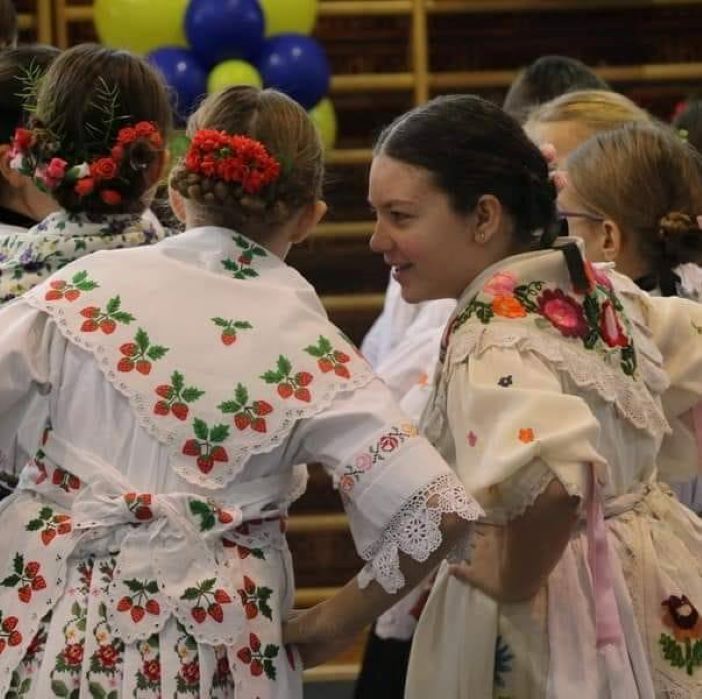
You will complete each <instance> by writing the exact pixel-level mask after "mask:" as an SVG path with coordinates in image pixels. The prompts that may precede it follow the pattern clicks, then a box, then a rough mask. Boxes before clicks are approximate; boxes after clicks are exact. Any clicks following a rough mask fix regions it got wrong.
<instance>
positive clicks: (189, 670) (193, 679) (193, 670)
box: [180, 660, 200, 684]
mask: <svg viewBox="0 0 702 699" xmlns="http://www.w3.org/2000/svg"><path fill="white" fill-rule="evenodd" d="M180 675H181V677H182V678H183V680H185V682H186V683H187V684H195V683H197V682H199V681H200V664H199V663H198V662H197V661H196V660H194V661H193V662H191V663H185V665H183V666H181V668H180Z"/></svg>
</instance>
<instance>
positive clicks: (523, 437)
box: [519, 427, 534, 444]
mask: <svg viewBox="0 0 702 699" xmlns="http://www.w3.org/2000/svg"><path fill="white" fill-rule="evenodd" d="M519 441H520V442H524V444H529V443H530V442H533V441H534V430H532V429H531V427H522V429H521V430H519Z"/></svg>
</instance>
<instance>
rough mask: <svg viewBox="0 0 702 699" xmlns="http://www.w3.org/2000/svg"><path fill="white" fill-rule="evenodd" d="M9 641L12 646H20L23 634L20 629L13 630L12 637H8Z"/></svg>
mask: <svg viewBox="0 0 702 699" xmlns="http://www.w3.org/2000/svg"><path fill="white" fill-rule="evenodd" d="M7 642H8V643H9V644H10V645H11V646H18V645H19V644H20V643H22V634H21V633H20V632H19V631H13V632H12V633H11V634H10V638H8V639H7Z"/></svg>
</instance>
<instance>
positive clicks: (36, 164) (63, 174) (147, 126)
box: [10, 121, 163, 206]
mask: <svg viewBox="0 0 702 699" xmlns="http://www.w3.org/2000/svg"><path fill="white" fill-rule="evenodd" d="M46 134H47V132H46V131H45V130H43V129H41V128H34V129H26V128H18V129H17V130H16V131H15V135H14V138H13V140H12V148H11V150H10V167H11V168H12V169H13V170H16V171H17V172H19V173H21V174H23V175H26V176H28V177H31V178H32V179H33V180H34V182H35V183H36V185H37V186H38V187H39V188H40V189H42V190H43V191H45V192H48V193H51V192H54V191H55V190H57V189H58V188H59V187H61V186H66V185H67V186H69V187H72V188H73V191H74V192H75V194H77V195H78V197H79V198H81V199H82V198H84V197H87V196H89V195H91V194H97V195H98V196H99V198H100V199H101V200H102V201H103V202H104V203H105V204H107V205H108V206H118V205H119V204H120V203H121V202H122V198H123V195H122V194H121V193H120V190H123V189H124V186H125V185H129V183H130V182H131V177H130V175H131V176H133V172H134V171H135V170H137V171H138V170H142V169H144V168H146V167H147V166H148V164H147V162H146V161H145V160H143V159H141V160H140V159H138V158H135V157H133V156H134V151H135V150H136V149H138V148H139V147H146V148H148V149H150V150H161V149H162V148H163V136H162V135H161V132H160V131H159V129H158V127H157V126H156V125H155V124H152V123H151V122H148V121H140V122H138V123H136V124H135V125H134V126H124V127H122V128H121V129H119V131H118V132H117V138H116V140H115V143H114V145H113V146H112V147H111V148H110V151H109V153H106V154H105V155H103V156H100V157H97V158H94V159H92V160H90V161H87V160H83V161H81V162H75V163H70V162H68V161H67V160H65V159H64V158H62V157H61V156H60V154H59V150H57V149H54V148H52V149H50V150H51V152H52V153H53V154H52V155H51V157H48V158H47V157H46V156H45V155H44V154H45V153H46V150H47V149H46V145H45V144H44V143H41V141H42V140H43V138H44V136H45V135H46ZM42 156H43V157H42ZM130 171H131V172H130Z"/></svg>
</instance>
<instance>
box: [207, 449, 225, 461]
mask: <svg viewBox="0 0 702 699" xmlns="http://www.w3.org/2000/svg"><path fill="white" fill-rule="evenodd" d="M210 456H211V457H212V460H213V461H219V462H220V463H224V462H225V461H229V455H228V454H227V450H226V449H225V448H224V447H213V448H212V451H211V452H210Z"/></svg>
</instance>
